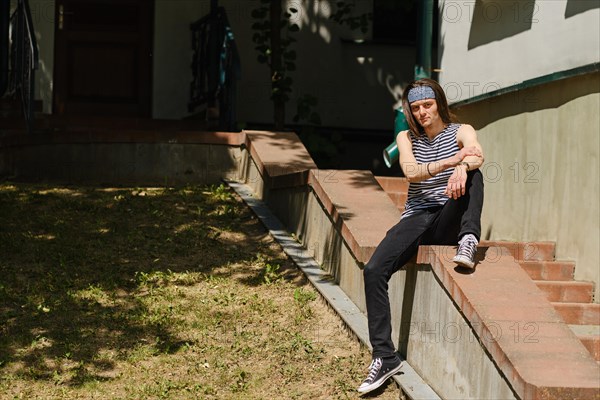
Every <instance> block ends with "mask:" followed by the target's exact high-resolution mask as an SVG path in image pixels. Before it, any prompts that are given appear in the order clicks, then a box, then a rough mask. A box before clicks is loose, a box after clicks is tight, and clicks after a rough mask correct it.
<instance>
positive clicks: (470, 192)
mask: <svg viewBox="0 0 600 400" xmlns="http://www.w3.org/2000/svg"><path fill="white" fill-rule="evenodd" d="M482 207H483V175H482V174H481V172H480V171H479V170H478V169H477V170H474V171H470V172H469V173H468V177H467V184H466V190H465V194H464V195H463V196H461V197H459V198H458V199H456V200H454V199H449V200H448V201H447V202H446V204H444V205H443V206H440V207H433V208H429V209H425V210H419V211H417V212H416V213H415V214H412V215H409V216H408V217H405V218H403V219H402V220H400V222H398V223H397V224H396V225H395V226H394V227H392V228H391V229H390V230H389V231H388V232H387V234H386V236H385V238H384V239H383V240H382V241H381V243H380V244H379V246H377V249H376V250H375V253H373V256H372V257H371V259H370V260H369V262H368V263H367V265H366V266H365V269H364V271H363V275H364V280H365V295H366V303H367V317H368V320H369V339H370V341H371V346H373V357H374V358H375V357H388V356H392V355H394V354H395V350H394V344H393V342H392V324H391V312H390V300H389V296H388V281H389V280H390V278H391V277H392V274H394V272H396V271H398V270H399V269H400V268H402V267H403V266H404V264H406V263H407V262H408V261H410V259H411V258H412V257H413V256H414V255H415V254H417V250H418V248H419V245H422V244H423V245H426V244H432V245H448V246H454V245H456V244H457V243H458V240H459V238H461V237H462V236H464V235H466V234H468V233H472V234H473V235H475V236H476V237H477V239H478V240H479V238H480V235H481V209H482Z"/></svg>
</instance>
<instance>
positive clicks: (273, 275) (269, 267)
mask: <svg viewBox="0 0 600 400" xmlns="http://www.w3.org/2000/svg"><path fill="white" fill-rule="evenodd" d="M279 268H280V266H279V265H277V264H265V268H264V270H263V271H262V278H263V279H262V280H263V282H264V283H266V284H271V283H274V282H277V281H279V280H280V279H281V274H280V273H279Z"/></svg>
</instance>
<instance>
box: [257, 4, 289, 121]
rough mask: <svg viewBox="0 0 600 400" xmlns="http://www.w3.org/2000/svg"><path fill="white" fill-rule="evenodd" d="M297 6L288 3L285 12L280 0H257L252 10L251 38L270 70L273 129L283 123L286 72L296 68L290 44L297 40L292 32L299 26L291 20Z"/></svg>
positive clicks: (287, 98) (287, 86)
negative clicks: (288, 5) (256, 4)
mask: <svg viewBox="0 0 600 400" xmlns="http://www.w3.org/2000/svg"><path fill="white" fill-rule="evenodd" d="M297 14H298V9H296V8H294V7H289V8H288V9H287V10H286V11H285V12H283V9H282V7H281V1H280V0H260V5H259V7H257V8H255V9H254V10H253V11H252V14H251V15H252V18H254V19H255V20H256V22H254V23H253V24H252V30H253V31H254V33H253V35H252V41H253V42H254V44H255V47H254V48H255V49H256V51H257V52H258V56H257V61H258V62H259V63H261V64H267V65H268V66H269V70H270V73H271V100H272V101H273V106H274V110H273V112H274V122H275V129H283V125H284V124H285V103H287V102H288V101H289V99H290V97H289V94H290V93H291V92H292V83H293V79H292V77H291V76H289V74H288V72H290V71H295V70H296V64H295V61H296V51H295V50H293V49H292V48H291V46H292V43H294V42H296V38H294V37H293V33H295V32H298V31H299V30H300V27H299V26H298V24H295V23H293V22H292V17H293V16H295V15H297Z"/></svg>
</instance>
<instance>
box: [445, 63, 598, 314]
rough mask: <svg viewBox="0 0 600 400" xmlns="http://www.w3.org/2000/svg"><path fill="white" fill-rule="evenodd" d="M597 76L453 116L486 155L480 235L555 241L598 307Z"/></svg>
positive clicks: (485, 103)
mask: <svg viewBox="0 0 600 400" xmlns="http://www.w3.org/2000/svg"><path fill="white" fill-rule="evenodd" d="M599 89H600V73H595V74H591V75H589V74H588V75H584V76H580V77H577V78H572V79H568V80H562V81H558V82H554V83H550V84H546V85H543V86H540V87H537V88H533V89H529V90H524V91H520V92H517V93H513V94H508V95H504V96H501V97H499V98H495V99H491V100H487V101H483V102H478V103H475V104H472V105H468V106H465V107H462V108H461V109H459V110H457V111H458V114H459V117H460V118H461V120H463V121H465V122H469V123H471V124H473V125H474V127H475V128H476V129H477V130H478V134H479V139H480V142H481V144H482V146H483V148H484V151H485V159H486V162H485V164H484V166H483V169H482V171H483V173H484V177H485V185H486V186H485V205H484V210H483V216H482V228H483V229H482V237H483V238H485V239H491V240H515V241H540V240H549V241H555V242H556V243H557V246H556V258H557V259H558V260H574V261H576V267H575V279H576V280H583V281H593V282H594V283H595V284H596V285H595V302H599V301H600V270H599V269H598V255H599V254H600V248H599V243H598V237H599V233H600V232H599V230H600V228H599V227H598V221H599V220H600V205H599V204H598V198H599V197H600V193H599V192H600V190H599V185H598V182H599V181H600V176H599V171H600V165H599V158H600V154H599V153H600V143H599V137H598V132H600V116H599V115H598V110H599V109H600V90H599Z"/></svg>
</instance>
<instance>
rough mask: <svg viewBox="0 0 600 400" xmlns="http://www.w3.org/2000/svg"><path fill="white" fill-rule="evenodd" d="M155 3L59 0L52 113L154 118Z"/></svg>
mask: <svg viewBox="0 0 600 400" xmlns="http://www.w3.org/2000/svg"><path fill="white" fill-rule="evenodd" d="M153 15H154V0H56V19H55V21H56V23H55V26H56V34H55V60H54V113H55V114H59V115H113V116H127V117H148V116H150V105H151V93H152V27H153V22H152V21H153Z"/></svg>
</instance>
